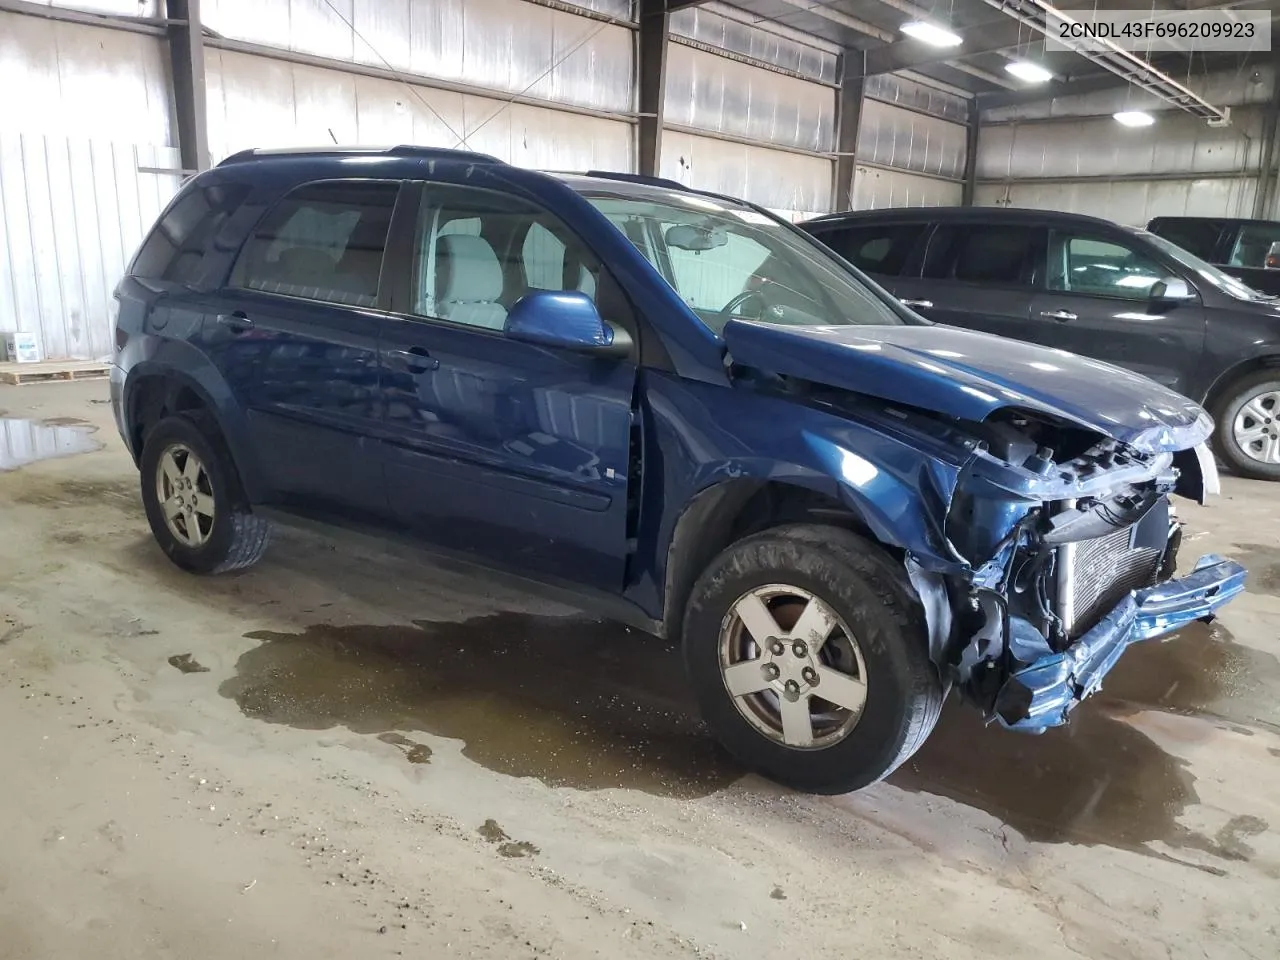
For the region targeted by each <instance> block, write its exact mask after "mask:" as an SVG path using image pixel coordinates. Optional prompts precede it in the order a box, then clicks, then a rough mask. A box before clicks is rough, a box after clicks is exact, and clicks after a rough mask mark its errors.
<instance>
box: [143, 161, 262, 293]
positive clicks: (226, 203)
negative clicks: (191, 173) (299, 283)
mask: <svg viewBox="0 0 1280 960" xmlns="http://www.w3.org/2000/svg"><path fill="white" fill-rule="evenodd" d="M248 194H249V188H248V187H246V186H243V185H241V184H238V183H214V184H208V185H204V186H198V187H192V188H190V189H189V190H187V191H186V192H184V193H183V194H182V196H181V197H179V198H178V199H177V201H176V202H175V203H174V204H173V206H172V207H171V208H170V209H169V210H168V211H167V212H166V213H165V215H164V216H163V217H162V218H161V219H160V222H159V223H157V224H156V225H155V228H154V229H153V230H152V231H151V234H150V236H148V237H147V239H146V241H145V242H144V243H143V244H142V247H141V249H139V250H138V255H137V256H136V257H134V260H133V265H132V269H131V271H130V272H131V273H132V275H133V276H135V277H144V278H146V279H148V280H166V281H169V282H171V283H188V284H190V283H195V282H196V281H197V280H199V279H200V268H201V265H202V263H203V262H204V253H205V248H206V247H207V246H208V244H209V239H210V238H211V237H212V236H213V235H214V234H216V233H217V232H218V228H219V227H221V226H222V223H223V221H225V220H226V219H227V217H229V216H231V214H233V213H235V211H236V210H237V208H239V206H240V204H241V203H243V202H244V198H245V197H246V196H248Z"/></svg>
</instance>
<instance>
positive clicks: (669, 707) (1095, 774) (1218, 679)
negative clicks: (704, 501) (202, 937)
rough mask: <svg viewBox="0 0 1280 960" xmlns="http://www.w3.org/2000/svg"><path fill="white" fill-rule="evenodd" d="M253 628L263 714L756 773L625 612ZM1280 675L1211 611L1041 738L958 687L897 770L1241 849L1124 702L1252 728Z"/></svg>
mask: <svg viewBox="0 0 1280 960" xmlns="http://www.w3.org/2000/svg"><path fill="white" fill-rule="evenodd" d="M249 636H250V637H252V638H254V639H257V640H260V641H262V642H261V644H260V645H259V646H257V647H255V648H254V649H252V650H249V651H248V652H246V653H245V654H244V655H243V656H242V657H241V658H240V660H239V662H238V663H237V665H236V675H235V676H234V677H232V678H231V679H229V680H227V681H225V682H224V683H223V684H222V687H221V692H222V694H223V695H224V696H227V697H230V698H233V699H234V700H235V701H236V702H237V704H238V705H239V706H240V708H241V710H242V711H243V712H244V713H245V714H246V715H248V716H251V717H255V718H258V719H261V720H265V721H268V722H272V723H280V724H287V725H289V726H293V727H297V728H302V729H312V730H323V729H329V728H332V727H338V726H342V727H346V728H348V729H350V730H352V731H355V732H357V733H363V734H371V735H377V736H379V739H381V740H382V741H383V742H385V743H388V744H390V745H392V746H395V747H396V748H397V749H399V750H400V751H401V753H402V754H404V756H405V759H406V760H408V761H409V762H411V763H426V762H428V761H429V760H430V757H431V753H430V748H429V747H427V746H426V745H424V744H421V743H418V742H417V741H415V740H414V739H412V738H411V736H410V734H412V733H413V732H414V731H423V732H426V733H430V734H435V735H438V736H443V737H451V738H455V739H458V740H461V741H463V742H464V746H463V753H464V755H465V756H467V757H469V758H470V759H472V760H474V761H476V762H478V763H480V764H482V765H483V766H485V767H487V768H489V769H492V770H495V771H498V772H501V773H505V774H510V775H514V776H531V777H537V778H539V779H541V780H543V781H544V782H546V783H548V784H551V785H561V786H571V787H576V788H579V789H600V788H606V787H624V788H632V789H639V790H643V791H646V792H649V793H653V794H657V795H666V796H677V797H697V796H702V795H706V794H709V793H712V792H714V791H716V790H718V789H720V788H722V787H724V786H726V785H728V784H729V783H730V782H732V781H733V780H735V779H737V778H738V777H739V776H740V775H741V770H740V769H739V768H738V767H737V766H736V765H734V764H733V762H732V761H731V760H729V759H728V758H726V757H725V756H724V754H723V753H722V752H721V751H720V750H719V749H718V748H717V747H716V746H715V745H714V744H713V743H712V741H711V740H710V739H709V737H708V736H707V734H706V733H705V730H704V729H703V728H702V727H701V725H700V724H699V723H698V722H697V721H696V720H694V719H692V714H693V707H692V703H691V701H690V698H689V695H688V693H687V690H686V688H685V687H684V683H683V679H682V665H681V660H680V658H679V656H678V655H677V653H676V652H675V651H674V650H673V649H671V648H669V647H667V646H665V645H664V644H662V643H661V642H660V641H657V640H653V639H650V638H646V637H643V636H641V635H640V634H637V633H634V632H631V631H627V630H625V629H624V628H622V627H618V626H614V625H610V624H607V623H600V622H597V621H591V620H581V619H565V618H558V617H538V616H527V615H520V614H513V613H504V614H498V615H495V616H489V617H482V618H477V619H473V620H470V621H465V622H461V623H435V622H430V621H422V622H419V623H418V624H417V625H416V626H411V627H401V626H386V627H373V626H347V627H339V626H326V625H317V626H313V627H309V628H308V629H306V630H304V631H303V632H301V633H298V634H290V633H271V632H258V633H253V634H250V635H249ZM1277 688H1280V663H1277V661H1276V660H1275V659H1274V658H1271V657H1269V656H1267V655H1265V654H1261V653H1258V652H1257V651H1253V650H1251V649H1250V648H1248V647H1245V646H1243V645H1240V644H1237V643H1234V642H1233V641H1232V639H1231V637H1230V634H1229V633H1227V632H1226V631H1225V630H1224V629H1223V628H1222V627H1220V626H1214V627H1206V626H1204V625H1201V624H1197V625H1195V626H1194V627H1192V628H1189V629H1187V630H1184V631H1183V632H1182V633H1181V634H1179V635H1177V636H1175V637H1174V638H1173V639H1171V640H1169V641H1165V642H1163V643H1160V642H1151V643H1143V644H1138V645H1135V646H1134V647H1133V648H1131V649H1130V651H1129V652H1128V653H1127V654H1126V656H1125V658H1124V659H1123V660H1122V661H1121V663H1120V666H1118V667H1117V668H1116V670H1115V671H1113V673H1112V674H1111V676H1110V677H1108V681H1107V685H1106V688H1105V690H1104V691H1103V692H1102V693H1100V694H1098V695H1097V696H1096V697H1094V698H1093V699H1092V700H1091V701H1090V702H1088V703H1086V704H1085V705H1084V706H1083V707H1082V708H1080V709H1079V710H1077V711H1076V713H1075V716H1074V718H1073V721H1072V723H1071V724H1070V725H1068V726H1067V727H1065V728H1062V729H1056V730H1050V731H1048V732H1047V733H1045V734H1044V735H1042V736H1038V737H1036V736H1026V735H1023V734H1014V733H1009V732H1007V731H1004V730H1001V729H999V728H996V727H984V726H983V723H982V718H981V717H980V716H979V715H978V714H977V713H976V712H975V711H973V710H971V709H967V708H964V707H962V706H961V705H959V704H958V703H952V704H949V706H948V709H947V710H946V711H945V712H944V715H943V718H942V721H941V723H940V724H939V726H938V729H937V730H936V731H935V732H934V734H933V736H932V737H931V738H930V739H929V741H928V742H927V743H926V744H925V746H924V748H923V749H922V750H921V751H920V752H919V753H918V754H917V755H916V756H915V757H914V758H913V760H912V761H910V762H909V763H908V765H907V766H905V767H904V768H902V769H900V770H899V771H898V772H896V773H895V774H894V775H893V776H892V777H891V778H890V781H889V782H890V783H892V784H894V785H895V786H898V787H900V788H903V789H907V790H912V791H923V792H928V793H931V794H935V795H941V796H945V797H949V798H952V799H954V800H956V801H958V802H960V803H963V804H966V805H969V806H973V807H976V808H978V809H981V810H984V811H986V812H988V813H990V814H992V815H994V816H996V817H998V818H1000V819H1001V820H1002V821H1004V822H1005V823H1007V824H1008V825H1009V826H1010V827H1012V828H1014V829H1015V830H1017V831H1018V832H1020V833H1022V834H1023V835H1024V836H1026V837H1027V838H1028V839H1031V840H1036V841H1041V842H1073V843H1099V844H1105V845H1110V846H1117V847H1122V848H1126V849H1131V850H1140V849H1142V848H1143V845H1144V844H1147V843H1149V842H1151V841H1157V840H1160V841H1164V842H1166V843H1170V844H1173V845H1178V846H1184V847H1195V848H1197V849H1201V850H1204V851H1206V852H1210V853H1213V854H1215V855H1216V856H1219V857H1222V858H1224V859H1233V858H1238V857H1240V856H1246V855H1247V851H1248V844H1247V839H1248V837H1249V836H1252V835H1254V834H1256V833H1257V832H1259V830H1260V829H1265V826H1266V825H1265V824H1261V826H1260V822H1257V823H1255V822H1253V821H1252V820H1250V819H1249V818H1237V819H1236V820H1233V821H1231V822H1230V823H1228V824H1227V825H1226V826H1225V827H1224V828H1223V830H1222V831H1220V833H1219V835H1217V836H1214V837H1204V836H1200V835H1193V834H1190V833H1189V832H1187V831H1186V830H1185V829H1184V828H1182V827H1181V826H1180V825H1179V824H1178V822H1177V820H1178V818H1179V816H1180V815H1181V813H1182V811H1183V810H1184V809H1185V808H1186V807H1187V806H1188V805H1191V804H1194V803H1196V802H1197V796H1196V792H1195V787H1194V784H1195V780H1194V777H1193V776H1192V775H1191V774H1190V772H1189V771H1188V770H1187V769H1186V767H1185V765H1184V764H1183V762H1182V761H1180V760H1179V759H1178V758H1176V757H1173V756H1170V755H1169V754H1167V753H1165V752H1164V751H1163V750H1161V749H1160V748H1159V747H1158V746H1157V745H1156V744H1155V743H1154V742H1152V741H1151V740H1150V739H1149V738H1148V737H1146V736H1145V735H1143V734H1142V733H1141V732H1139V731H1138V730H1137V729H1135V728H1133V727H1132V726H1130V725H1129V724H1128V723H1125V722H1124V716H1125V715H1126V714H1127V713H1132V712H1134V711H1136V710H1141V709H1158V710H1162V711H1173V712H1180V713H1191V714H1207V722H1212V723H1215V724H1217V725H1219V726H1222V727H1227V728H1232V729H1237V730H1239V731H1240V732H1245V733H1247V732H1250V731H1249V729H1248V728H1247V727H1245V726H1242V724H1245V723H1250V722H1252V721H1254V720H1256V719H1257V718H1256V717H1253V716H1245V715H1243V714H1241V715H1239V716H1236V715H1234V714H1233V711H1235V710H1237V709H1239V710H1241V711H1243V713H1249V712H1250V711H1251V710H1253V709H1254V705H1255V704H1264V703H1268V702H1269V701H1270V700H1271V699H1272V698H1271V697H1270V696H1269V694H1268V690H1269V689H1270V690H1274V689H1277ZM1267 709H1270V710H1271V713H1270V714H1268V715H1269V716H1271V717H1273V718H1275V717H1276V716H1277V715H1276V713H1275V708H1271V707H1268V708H1267ZM1264 719H1265V718H1264ZM1278 729H1280V727H1278ZM502 842H509V841H502Z"/></svg>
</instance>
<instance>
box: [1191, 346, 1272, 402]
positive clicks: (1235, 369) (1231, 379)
mask: <svg viewBox="0 0 1280 960" xmlns="http://www.w3.org/2000/svg"><path fill="white" fill-rule="evenodd" d="M1273 350H1274V351H1275V352H1274V353H1264V354H1260V355H1258V356H1255V357H1250V358H1248V359H1247V360H1241V361H1240V362H1239V363H1237V364H1235V365H1234V366H1232V367H1228V368H1227V369H1226V370H1224V371H1223V372H1222V373H1220V374H1218V376H1217V378H1216V379H1215V380H1214V381H1213V383H1212V384H1211V385H1210V386H1209V389H1208V390H1207V391H1206V392H1205V395H1204V400H1203V401H1202V404H1201V405H1202V406H1203V407H1204V408H1205V409H1206V410H1208V411H1209V412H1210V413H1214V412H1215V409H1214V408H1215V407H1216V406H1217V405H1218V404H1219V403H1221V402H1222V400H1223V399H1224V398H1225V397H1226V396H1227V394H1228V392H1229V391H1230V390H1231V387H1232V385H1233V384H1234V383H1236V382H1237V381H1238V380H1240V379H1241V378H1243V377H1247V376H1249V375H1250V374H1252V373H1257V372H1258V371H1260V370H1269V369H1275V370H1276V371H1277V372H1278V373H1280V347H1274V348H1273Z"/></svg>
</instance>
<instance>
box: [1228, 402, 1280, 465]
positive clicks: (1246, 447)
mask: <svg viewBox="0 0 1280 960" xmlns="http://www.w3.org/2000/svg"><path fill="white" fill-rule="evenodd" d="M1231 437H1232V439H1233V440H1235V443H1236V446H1237V447H1239V448H1240V452H1241V453H1243V454H1244V455H1245V456H1247V457H1249V458H1250V459H1253V460H1257V461H1258V462H1259V463H1268V464H1280V391H1276V390H1267V391H1264V392H1262V393H1258V394H1255V395H1254V396H1252V397H1250V398H1249V399H1248V400H1246V401H1245V402H1244V404H1243V405H1241V407H1240V409H1239V410H1237V411H1236V415H1235V418H1234V419H1233V420H1232V423H1231Z"/></svg>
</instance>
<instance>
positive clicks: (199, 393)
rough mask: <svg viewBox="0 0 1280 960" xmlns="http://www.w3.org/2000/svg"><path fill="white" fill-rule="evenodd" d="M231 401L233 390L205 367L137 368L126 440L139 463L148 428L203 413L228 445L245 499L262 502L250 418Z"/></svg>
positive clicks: (147, 364)
mask: <svg viewBox="0 0 1280 960" xmlns="http://www.w3.org/2000/svg"><path fill="white" fill-rule="evenodd" d="M219 397H222V398H223V402H221V403H220V402H219V401H218V398H219ZM230 397H231V392H230V389H229V388H228V387H227V386H226V384H225V383H224V382H223V381H222V378H221V376H220V375H219V374H218V372H217V371H216V370H215V369H214V368H213V367H212V366H211V365H208V364H207V363H206V364H204V365H202V367H196V368H194V369H182V368H178V367H174V366H171V365H167V364H161V363H156V362H154V361H143V362H140V363H138V364H136V365H134V366H133V367H132V368H130V370H129V374H128V376H127V378H126V380H125V385H124V395H123V413H124V424H125V430H126V441H127V443H128V446H129V449H130V452H131V453H132V454H133V458H134V461H135V463H136V462H138V461H140V459H141V457H142V447H143V444H144V443H145V441H146V436H145V433H146V429H147V427H148V426H150V425H152V424H154V423H157V422H159V420H161V419H163V418H164V417H166V416H169V415H171V414H175V413H183V412H189V411H196V410H201V411H204V412H205V413H207V414H208V416H209V417H210V418H212V420H213V424H214V426H215V427H216V428H217V430H218V432H219V434H220V435H221V438H222V440H223V442H224V443H225V444H226V447H227V450H228V451H229V452H230V454H231V459H232V463H233V465H234V467H235V469H236V472H237V473H238V474H239V477H240V483H241V486H242V488H243V489H244V492H245V495H246V496H247V497H248V498H249V500H250V502H253V503H257V502H261V501H262V500H263V499H265V487H264V484H263V479H262V474H261V470H260V468H259V465H258V462H257V459H256V457H255V456H254V454H253V452H252V446H251V444H250V443H249V439H248V437H249V434H248V420H247V418H246V417H245V415H244V414H243V412H242V411H240V410H239V409H238V408H237V407H236V406H235V405H234V403H232V402H231V400H230Z"/></svg>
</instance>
